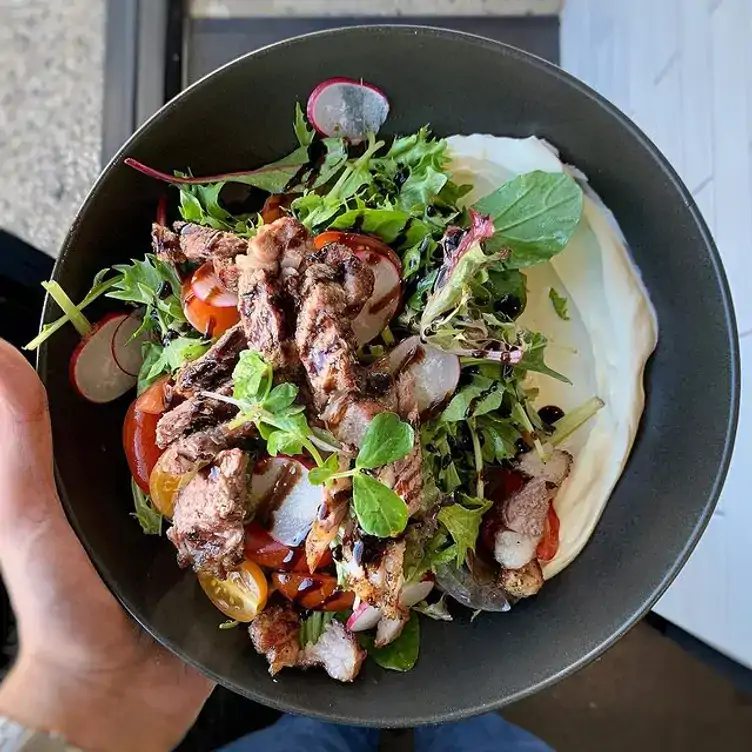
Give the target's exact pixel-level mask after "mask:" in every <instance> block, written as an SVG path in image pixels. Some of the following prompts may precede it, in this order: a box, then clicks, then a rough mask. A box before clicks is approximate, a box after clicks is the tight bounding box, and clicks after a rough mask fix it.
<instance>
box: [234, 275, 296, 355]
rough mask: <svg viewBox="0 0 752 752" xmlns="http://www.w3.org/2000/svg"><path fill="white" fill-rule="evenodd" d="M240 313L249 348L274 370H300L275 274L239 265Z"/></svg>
mask: <svg viewBox="0 0 752 752" xmlns="http://www.w3.org/2000/svg"><path fill="white" fill-rule="evenodd" d="M239 268H240V270H241V271H240V280H239V282H238V297H239V302H238V309H239V311H240V321H241V325H242V327H243V331H244V332H245V337H246V340H247V342H248V347H250V348H251V350H256V351H257V352H259V353H261V354H262V355H263V356H264V357H265V358H266V359H267V360H268V361H269V362H270V363H271V364H272V367H273V368H274V369H275V370H278V369H288V370H290V369H292V370H295V368H296V366H297V356H296V352H295V344H294V342H293V341H292V339H291V335H290V332H289V331H288V328H287V323H286V316H285V299H284V296H283V294H282V289H281V287H280V282H279V279H278V278H277V276H276V275H275V274H274V272H270V271H268V270H266V269H253V268H248V267H247V266H246V264H245V262H241V263H240V264H239Z"/></svg>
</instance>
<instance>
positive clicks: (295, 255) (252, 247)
mask: <svg viewBox="0 0 752 752" xmlns="http://www.w3.org/2000/svg"><path fill="white" fill-rule="evenodd" d="M313 251H314V247H313V241H312V240H311V236H310V235H309V234H308V230H306V228H305V227H304V226H303V225H302V224H300V222H298V221H297V220H296V219H293V218H292V217H281V218H280V219H277V220H275V221H274V222H271V223H270V224H268V225H263V226H261V227H260V228H259V230H258V232H257V233H256V235H255V236H254V237H253V238H252V239H251V240H250V241H249V243H248V256H247V260H244V262H243V263H244V264H245V265H246V266H247V267H250V268H253V269H263V270H264V271H268V272H272V273H273V274H275V275H276V274H277V273H278V272H279V271H280V268H282V269H295V270H297V269H299V268H300V267H301V265H302V264H303V261H304V259H305V258H306V257H307V256H308V255H309V254H310V253H313Z"/></svg>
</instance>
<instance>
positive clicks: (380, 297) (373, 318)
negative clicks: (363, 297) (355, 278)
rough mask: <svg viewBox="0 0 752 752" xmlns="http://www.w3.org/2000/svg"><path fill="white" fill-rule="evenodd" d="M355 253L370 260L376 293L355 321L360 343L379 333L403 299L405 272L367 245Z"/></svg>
mask: <svg viewBox="0 0 752 752" xmlns="http://www.w3.org/2000/svg"><path fill="white" fill-rule="evenodd" d="M390 250H391V249H390ZM355 255H356V256H357V257H358V258H359V259H360V260H361V261H363V262H364V263H366V264H368V266H369V267H370V268H371V270H372V271H373V277H374V282H373V293H372V294H371V297H370V298H369V299H368V301H367V302H366V304H365V305H364V306H363V309H362V310H361V312H360V313H359V314H358V315H357V316H356V317H355V319H354V320H353V322H352V328H353V332H354V333H355V337H356V338H357V340H358V344H360V345H365V344H366V343H367V342H370V341H371V340H372V339H374V338H375V337H377V336H378V335H379V332H381V331H383V329H384V328H385V327H386V325H387V324H388V323H389V322H390V321H391V320H392V318H393V317H394V314H395V313H397V309H398V308H399V305H400V300H401V299H402V275H401V274H400V266H399V265H398V264H395V262H394V260H393V259H392V258H391V257H390V256H387V255H386V254H384V253H380V252H379V251H374V250H372V249H367V248H364V249H362V250H357V251H355ZM398 261H399V259H398Z"/></svg>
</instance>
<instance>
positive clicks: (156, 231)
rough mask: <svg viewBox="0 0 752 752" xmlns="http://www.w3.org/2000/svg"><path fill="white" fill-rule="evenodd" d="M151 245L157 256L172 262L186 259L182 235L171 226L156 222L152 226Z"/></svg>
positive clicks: (175, 262)
mask: <svg viewBox="0 0 752 752" xmlns="http://www.w3.org/2000/svg"><path fill="white" fill-rule="evenodd" d="M151 245H152V249H153V250H154V253H155V254H156V256H157V258H158V259H160V260H161V261H167V262H168V263H171V264H178V263H181V262H183V261H185V256H184V255H183V252H182V251H181V250H180V236H179V235H178V234H177V233H175V232H173V231H172V230H171V229H170V228H169V227H165V226H164V225H160V224H159V223H157V222H154V224H152V226H151Z"/></svg>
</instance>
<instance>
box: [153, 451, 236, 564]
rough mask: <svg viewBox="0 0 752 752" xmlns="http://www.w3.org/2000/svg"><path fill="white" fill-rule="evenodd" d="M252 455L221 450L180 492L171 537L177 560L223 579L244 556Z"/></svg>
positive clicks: (168, 533) (169, 531) (179, 562)
mask: <svg viewBox="0 0 752 752" xmlns="http://www.w3.org/2000/svg"><path fill="white" fill-rule="evenodd" d="M247 467H248V456H247V455H246V454H245V452H243V451H242V450H240V449H226V450H222V451H221V452H220V453H219V454H218V455H217V456H216V457H215V458H214V460H213V462H212V463H211V465H209V466H207V467H204V468H202V469H201V470H199V471H198V472H197V473H196V475H194V477H193V478H192V479H191V480H190V481H189V482H188V483H187V484H186V485H185V486H183V488H182V489H181V490H180V491H179V492H178V497H177V500H176V502H175V511H174V513H173V519H172V527H171V528H170V529H169V530H168V531H167V536H168V538H169V539H170V540H171V541H172V542H173V543H174V544H175V547H176V548H177V550H178V564H179V565H180V566H181V567H187V566H192V567H193V569H194V570H195V571H196V572H206V573H208V574H211V575H213V576H214V577H218V578H220V579H225V578H226V577H227V574H228V572H229V571H230V570H232V569H233V567H235V566H237V565H238V564H239V563H240V562H241V561H242V560H243V541H244V539H245V528H244V527H243V518H244V516H245V508H246V485H247V478H246V472H247Z"/></svg>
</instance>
